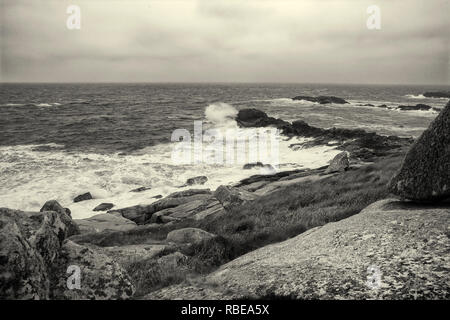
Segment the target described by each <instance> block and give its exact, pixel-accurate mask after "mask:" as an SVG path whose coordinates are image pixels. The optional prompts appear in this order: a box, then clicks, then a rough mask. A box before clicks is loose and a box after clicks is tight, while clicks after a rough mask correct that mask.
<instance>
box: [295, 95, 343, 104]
mask: <svg viewBox="0 0 450 320" xmlns="http://www.w3.org/2000/svg"><path fill="white" fill-rule="evenodd" d="M292 100H305V101H310V102H316V103H320V104H328V103H337V104H345V103H348V102H347V101H345V100H344V99H342V98H338V97H334V96H318V97H310V96H296V97H294V98H292Z"/></svg>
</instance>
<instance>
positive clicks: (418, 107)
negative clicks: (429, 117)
mask: <svg viewBox="0 0 450 320" xmlns="http://www.w3.org/2000/svg"><path fill="white" fill-rule="evenodd" d="M397 109H399V110H403V111H411V110H421V111H428V110H431V109H433V108H432V107H430V106H429V105H426V104H422V103H419V104H416V105H415V106H398V107H397Z"/></svg>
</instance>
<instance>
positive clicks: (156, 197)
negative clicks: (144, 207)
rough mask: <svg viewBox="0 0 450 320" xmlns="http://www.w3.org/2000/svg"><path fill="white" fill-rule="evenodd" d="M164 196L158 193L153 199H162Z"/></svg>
mask: <svg viewBox="0 0 450 320" xmlns="http://www.w3.org/2000/svg"><path fill="white" fill-rule="evenodd" d="M162 197H163V196H162V195H160V194H158V195H156V196H153V197H152V198H153V199H161V198H162Z"/></svg>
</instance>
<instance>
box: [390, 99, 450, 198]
mask: <svg viewBox="0 0 450 320" xmlns="http://www.w3.org/2000/svg"><path fill="white" fill-rule="evenodd" d="M449 146H450V102H449V103H447V105H446V106H445V108H444V110H442V112H441V113H440V114H439V115H438V116H437V117H436V118H435V119H434V121H433V122H432V123H431V124H430V126H429V127H428V129H427V130H425V131H424V132H423V133H422V135H421V136H420V137H419V138H418V139H417V140H416V142H415V143H414V144H413V146H412V147H411V149H410V150H409V151H408V153H407V154H406V156H405V159H404V161H403V164H402V167H401V169H400V171H399V172H398V173H397V174H396V175H395V176H394V177H393V178H392V180H391V182H390V184H389V190H390V191H391V192H392V193H393V194H395V195H397V196H400V197H402V198H406V199H411V200H415V201H439V200H442V199H445V198H449V197H450V147H449Z"/></svg>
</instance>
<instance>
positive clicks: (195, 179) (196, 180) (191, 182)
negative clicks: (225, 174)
mask: <svg viewBox="0 0 450 320" xmlns="http://www.w3.org/2000/svg"><path fill="white" fill-rule="evenodd" d="M207 181H208V177H206V176H198V177H193V178H189V179H187V180H186V185H187V186H192V185H194V184H205V183H206V182H207Z"/></svg>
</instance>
